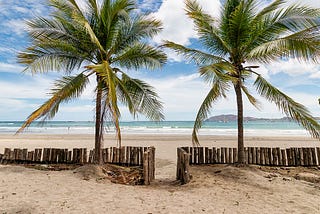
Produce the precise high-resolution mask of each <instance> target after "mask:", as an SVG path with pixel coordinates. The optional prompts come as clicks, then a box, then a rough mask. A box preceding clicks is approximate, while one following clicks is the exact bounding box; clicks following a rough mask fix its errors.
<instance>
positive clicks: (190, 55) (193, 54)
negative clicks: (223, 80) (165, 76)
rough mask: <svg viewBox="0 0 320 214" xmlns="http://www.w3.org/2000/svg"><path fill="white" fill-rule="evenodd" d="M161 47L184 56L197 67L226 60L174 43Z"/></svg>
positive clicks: (165, 43) (167, 43) (167, 42)
mask: <svg viewBox="0 0 320 214" xmlns="http://www.w3.org/2000/svg"><path fill="white" fill-rule="evenodd" d="M162 46H163V47H167V48H170V49H172V50H174V51H175V52H176V53H177V54H179V55H182V56H184V57H185V58H186V59H187V60H190V61H193V62H195V63H196V64H198V65H203V64H212V63H218V62H225V61H226V60H225V59H224V58H222V57H220V56H215V55H212V54H208V53H205V52H203V51H200V50H196V49H192V48H187V47H184V46H183V45H179V44H176V43H174V42H170V41H165V42H164V44H163V45H162Z"/></svg>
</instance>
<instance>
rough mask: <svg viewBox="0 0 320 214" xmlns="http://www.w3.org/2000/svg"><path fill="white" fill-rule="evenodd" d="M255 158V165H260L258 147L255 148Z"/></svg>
mask: <svg viewBox="0 0 320 214" xmlns="http://www.w3.org/2000/svg"><path fill="white" fill-rule="evenodd" d="M256 156H257V158H256V164H257V165H260V163H261V162H260V161H261V158H260V147H257V148H256Z"/></svg>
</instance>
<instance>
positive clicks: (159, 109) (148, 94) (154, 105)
mask: <svg viewBox="0 0 320 214" xmlns="http://www.w3.org/2000/svg"><path fill="white" fill-rule="evenodd" d="M122 84H123V86H124V87H125V88H126V89H127V92H128V93H129V95H130V97H131V101H132V104H133V107H134V110H135V112H138V113H141V114H143V115H145V116H146V117H147V118H148V119H150V120H153V121H162V120H164V114H163V106H162V103H161V102H160V101H159V96H158V95H157V93H156V92H155V90H154V88H153V87H152V86H150V85H149V84H147V83H146V82H144V81H141V80H139V79H133V78H130V77H129V76H128V75H126V74H122Z"/></svg>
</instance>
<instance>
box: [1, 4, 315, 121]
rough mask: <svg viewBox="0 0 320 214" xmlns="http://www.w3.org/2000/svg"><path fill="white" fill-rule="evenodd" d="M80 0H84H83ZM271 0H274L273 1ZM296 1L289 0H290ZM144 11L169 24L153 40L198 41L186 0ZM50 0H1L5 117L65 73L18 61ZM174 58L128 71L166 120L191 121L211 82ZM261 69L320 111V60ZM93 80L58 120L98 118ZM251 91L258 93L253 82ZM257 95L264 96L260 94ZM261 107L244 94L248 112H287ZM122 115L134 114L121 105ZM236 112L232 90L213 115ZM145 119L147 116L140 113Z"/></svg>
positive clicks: (18, 112)
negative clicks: (154, 95) (30, 69)
mask: <svg viewBox="0 0 320 214" xmlns="http://www.w3.org/2000/svg"><path fill="white" fill-rule="evenodd" d="M79 1H81V0H79ZM198 2H199V3H200V5H202V7H203V8H204V9H205V11H207V12H209V13H210V14H212V15H213V16H215V15H217V14H219V8H220V6H221V4H222V3H221V2H220V1H219V0H198ZM269 2H270V1H269ZM292 2H297V0H290V1H289V3H292ZM301 2H303V4H307V5H310V6H314V7H320V1H319V0H304V1H301ZM138 8H139V11H140V12H149V13H151V15H152V16H154V17H156V18H157V19H159V20H161V21H162V22H163V28H164V30H163V31H162V32H161V33H160V34H159V35H158V36H156V37H155V38H154V39H153V41H150V42H152V43H153V44H155V45H158V44H161V42H162V41H163V40H170V41H173V42H176V43H179V44H182V45H185V46H193V47H197V45H198V43H197V34H196V32H195V31H194V30H193V24H192V22H191V21H190V20H189V19H188V18H187V17H186V15H185V11H184V4H183V0H164V1H162V0H139V1H138ZM47 15H48V7H47V6H46V1H45V0H10V1H7V0H0V121H13V120H25V119H26V118H27V117H28V115H29V114H30V113H32V112H33V111H34V110H35V109H36V108H38V107H39V106H40V105H41V104H42V103H44V102H45V101H46V100H47V99H48V98H49V96H48V92H49V89H50V87H51V86H52V84H53V81H54V80H55V79H57V78H59V77H60V76H61V75H62V74H61V73H57V72H50V73H45V74H37V75H31V74H29V73H26V72H22V71H23V70H24V65H21V64H18V63H17V58H16V55H17V53H18V52H19V51H22V50H23V49H24V48H26V47H27V45H28V42H29V40H28V36H27V34H26V25H25V21H26V20H28V19H31V18H32V17H34V16H47ZM167 54H168V57H169V61H168V63H167V64H166V65H165V66H164V67H163V68H162V69H159V70H155V71H147V70H139V71H129V72H128V74H129V75H130V76H132V77H136V78H140V79H142V80H144V81H146V82H148V83H149V84H151V85H152V86H153V87H154V88H155V89H156V91H157V92H158V94H159V96H160V98H161V101H162V102H163V103H164V113H165V116H166V120H168V121H172V120H180V121H192V120H194V119H195V117H196V113H197V111H198V108H199V106H200V104H201V102H202V101H203V99H204V97H205V96H206V94H207V93H208V91H209V89H210V86H209V85H207V84H205V83H204V82H203V81H202V79H201V78H199V75H198V73H197V67H196V66H195V65H194V64H192V63H188V62H186V61H184V60H183V58H182V57H180V56H177V55H175V54H174V53H172V52H170V51H167ZM259 66H260V67H259V69H258V70H257V71H258V72H259V73H261V74H262V75H263V76H264V77H265V78H267V80H268V81H270V82H271V83H272V84H273V85H274V86H276V87H277V88H279V89H280V90H281V91H283V92H285V93H286V94H288V95H289V96H291V97H292V98H293V99H295V100H296V101H298V102H300V103H303V104H304V105H305V106H307V108H308V109H309V110H310V111H311V113H312V114H313V115H314V116H320V106H319V104H318V98H319V97H320V65H317V64H306V63H299V62H297V61H294V60H292V59H289V60H286V61H277V62H274V63H272V64H268V65H263V64H259ZM93 91H94V84H92V85H89V87H88V88H87V89H86V91H85V92H84V94H83V96H81V98H80V99H78V100H77V101H73V102H70V103H67V104H62V105H61V106H60V110H59V113H58V114H57V115H56V117H55V118H54V120H77V121H79V120H84V121H90V120H93V118H94V93H93ZM251 92H253V94H255V95H256V93H254V90H253V88H252V90H251ZM256 97H259V96H258V95H256ZM259 101H260V102H261V103H262V108H261V109H260V110H257V109H255V108H254V107H253V106H251V105H250V104H249V102H248V101H247V100H246V99H244V115H245V116H254V117H268V118H279V117H283V116H284V115H283V114H282V113H281V112H280V111H279V110H278V109H277V108H276V107H275V106H274V105H273V104H271V103H269V102H267V101H266V100H264V99H263V98H259ZM120 110H121V112H122V117H121V119H122V121H131V120H133V119H134V118H132V117H131V116H130V114H129V113H128V111H127V110H126V109H125V108H124V107H123V106H122V107H121V108H120ZM219 114H236V102H235V95H234V93H233V91H231V92H230V93H229V94H228V98H227V99H223V100H220V101H219V102H217V103H215V104H214V106H213V108H212V111H211V114H210V115H211V116H213V115H219ZM137 119H138V120H145V118H144V117H143V116H140V117H138V118H137Z"/></svg>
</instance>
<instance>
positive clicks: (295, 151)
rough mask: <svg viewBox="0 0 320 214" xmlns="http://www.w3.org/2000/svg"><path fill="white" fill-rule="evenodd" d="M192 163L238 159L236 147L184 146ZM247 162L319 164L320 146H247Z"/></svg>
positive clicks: (214, 162) (287, 164) (211, 162)
mask: <svg viewBox="0 0 320 214" xmlns="http://www.w3.org/2000/svg"><path fill="white" fill-rule="evenodd" d="M182 148H183V149H184V151H186V152H187V153H189V155H190V158H189V163H190V164H225V163H236V162H237V161H238V151H237V149H236V148H225V147H222V148H216V147H213V148H208V147H182ZM245 158H246V163H247V164H256V165H266V166H319V165H320V148H285V149H283V148H265V147H246V148H245Z"/></svg>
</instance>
